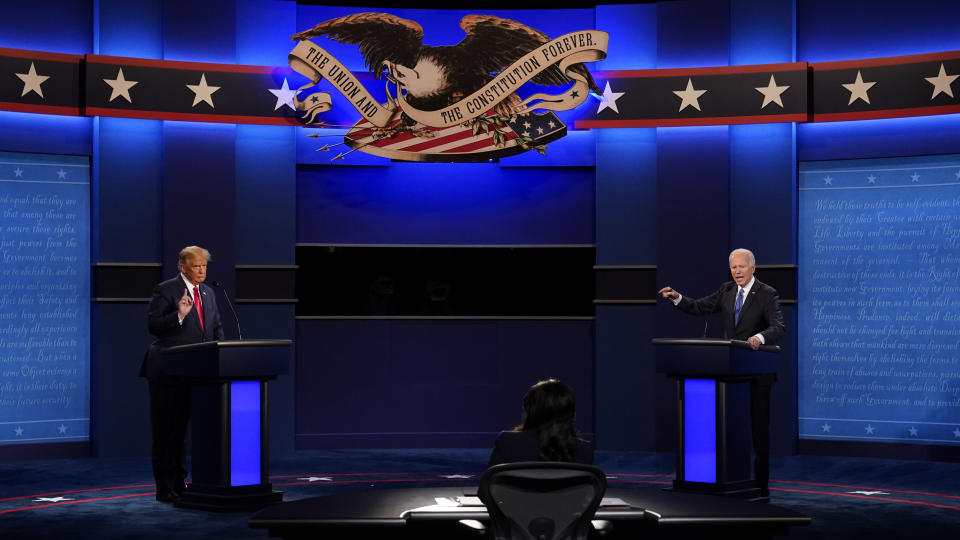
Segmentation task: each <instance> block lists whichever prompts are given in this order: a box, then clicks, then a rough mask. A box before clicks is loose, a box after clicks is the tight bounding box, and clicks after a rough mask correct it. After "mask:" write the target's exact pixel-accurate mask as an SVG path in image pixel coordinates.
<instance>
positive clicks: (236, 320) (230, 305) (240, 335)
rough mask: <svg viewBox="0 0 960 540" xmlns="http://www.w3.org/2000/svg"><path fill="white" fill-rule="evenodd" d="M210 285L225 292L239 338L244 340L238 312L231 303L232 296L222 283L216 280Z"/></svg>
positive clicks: (224, 295)
mask: <svg viewBox="0 0 960 540" xmlns="http://www.w3.org/2000/svg"><path fill="white" fill-rule="evenodd" d="M210 284H211V285H213V286H214V287H216V288H218V289H220V290H221V291H223V297H224V298H226V299H227V306H228V307H229V308H230V313H233V320H234V322H236V323H237V338H238V339H241V340H242V339H243V334H242V333H241V332H240V318H239V317H237V312H236V310H235V309H233V303H232V302H230V295H229V294H227V289H225V288H224V287H223V285H221V284H220V282H219V281H217V280H215V279H214V280H211V281H210Z"/></svg>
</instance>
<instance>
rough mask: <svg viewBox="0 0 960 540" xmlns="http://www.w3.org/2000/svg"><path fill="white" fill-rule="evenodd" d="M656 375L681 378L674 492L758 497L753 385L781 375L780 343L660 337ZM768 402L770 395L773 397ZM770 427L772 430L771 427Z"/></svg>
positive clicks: (678, 382) (678, 383) (678, 398)
mask: <svg viewBox="0 0 960 540" xmlns="http://www.w3.org/2000/svg"><path fill="white" fill-rule="evenodd" d="M653 344H654V345H655V346H656V347H657V366H656V371H657V373H665V374H666V375H667V376H668V377H671V378H675V379H676V380H677V417H678V438H677V476H676V479H675V480H674V481H673V489H675V490H678V491H696V492H705V493H714V494H722V495H734V496H740V497H747V498H754V497H759V496H760V487H759V486H758V485H757V483H756V480H755V479H754V478H753V467H752V464H751V455H752V450H753V440H752V436H751V431H750V390H751V388H750V383H752V382H754V381H758V380H759V379H760V378H761V377H764V376H767V377H769V376H770V375H772V374H773V373H776V367H777V365H776V357H775V356H774V354H771V353H777V352H780V347H779V346H776V345H761V346H760V349H759V350H757V351H753V350H751V349H750V345H749V344H748V343H747V342H746V341H737V340H729V339H709V338H681V339H672V338H656V339H654V340H653ZM768 399H769V396H768ZM768 428H769V426H768Z"/></svg>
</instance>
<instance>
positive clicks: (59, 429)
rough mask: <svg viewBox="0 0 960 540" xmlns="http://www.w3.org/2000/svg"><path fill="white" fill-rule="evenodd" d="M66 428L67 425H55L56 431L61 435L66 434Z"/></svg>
mask: <svg viewBox="0 0 960 540" xmlns="http://www.w3.org/2000/svg"><path fill="white" fill-rule="evenodd" d="M67 429H69V428H68V427H67V426H65V425H63V424H60V426H58V427H57V432H58V433H60V434H61V435H66V434H67Z"/></svg>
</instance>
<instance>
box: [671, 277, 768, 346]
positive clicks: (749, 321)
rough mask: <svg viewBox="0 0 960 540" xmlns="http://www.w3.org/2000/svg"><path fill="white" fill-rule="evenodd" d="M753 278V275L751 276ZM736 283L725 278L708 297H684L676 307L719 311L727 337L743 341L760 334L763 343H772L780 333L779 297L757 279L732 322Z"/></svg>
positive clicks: (700, 311) (706, 312)
mask: <svg viewBox="0 0 960 540" xmlns="http://www.w3.org/2000/svg"><path fill="white" fill-rule="evenodd" d="M754 279H756V278H754ZM738 290H739V288H738V287H737V284H736V283H734V282H732V281H728V282H726V283H724V284H723V285H721V286H720V288H719V289H718V290H717V291H716V292H714V293H713V294H710V295H708V296H704V297H703V298H697V299H696V300H694V299H692V298H689V297H686V296H683V297H681V299H680V303H679V304H677V307H678V308H680V309H682V310H683V311H685V312H687V313H690V314H692V315H709V314H711V313H716V312H718V311H719V312H720V313H721V314H722V316H723V326H724V329H725V330H724V331H725V335H726V337H727V339H738V340H742V341H746V340H747V338H749V337H750V336H752V335H755V334H761V335H763V340H764V344H766V345H773V344H774V343H776V342H777V340H779V339H780V338H782V337H783V334H784V333H786V327H785V326H784V324H783V313H781V312H780V297H779V295H777V290H776V289H774V288H773V287H771V286H769V285H767V284H766V283H762V282H761V281H760V280H759V279H756V280H755V281H754V283H753V287H751V288H750V293H749V294H747V295H746V297H745V298H744V299H743V307H741V308H740V321H739V322H737V323H734V321H733V307H734V305H735V303H736V301H737V291H738Z"/></svg>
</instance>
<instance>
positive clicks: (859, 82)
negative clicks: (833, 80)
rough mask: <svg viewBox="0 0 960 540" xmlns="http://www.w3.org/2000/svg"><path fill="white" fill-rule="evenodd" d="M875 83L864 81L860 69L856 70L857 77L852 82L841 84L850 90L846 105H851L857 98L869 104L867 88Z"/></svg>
mask: <svg viewBox="0 0 960 540" xmlns="http://www.w3.org/2000/svg"><path fill="white" fill-rule="evenodd" d="M875 84H877V83H876V81H874V82H864V81H863V76H862V75H860V70H857V78H856V79H854V81H853V82H852V83H849V84H842V85H841V86H843V87H844V88H846V89H847V90H848V91H849V92H850V102H849V103H847V106H850V105H853V102H854V101H856V100H858V99H862V100H863V101H865V102H866V103H867V104H868V105H869V104H870V96H868V95H867V90H870V88H872V87H873V85H875Z"/></svg>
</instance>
